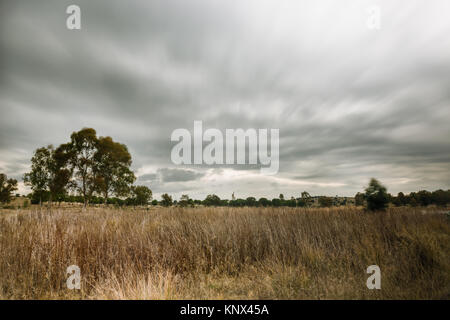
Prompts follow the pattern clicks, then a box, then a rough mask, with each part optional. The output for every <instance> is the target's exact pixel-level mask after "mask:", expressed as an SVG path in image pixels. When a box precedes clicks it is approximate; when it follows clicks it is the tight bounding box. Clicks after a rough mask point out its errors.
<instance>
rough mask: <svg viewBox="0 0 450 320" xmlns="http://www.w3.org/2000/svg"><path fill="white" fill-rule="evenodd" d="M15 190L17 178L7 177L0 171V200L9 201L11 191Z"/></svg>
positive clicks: (2, 201)
mask: <svg viewBox="0 0 450 320" xmlns="http://www.w3.org/2000/svg"><path fill="white" fill-rule="evenodd" d="M16 190H17V180H16V179H8V177H7V176H6V174H4V173H0V202H1V203H9V202H10V201H11V197H12V193H13V192H14V191H16Z"/></svg>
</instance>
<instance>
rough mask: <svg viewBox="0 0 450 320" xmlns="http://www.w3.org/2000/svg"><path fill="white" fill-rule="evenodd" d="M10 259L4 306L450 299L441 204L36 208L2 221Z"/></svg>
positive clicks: (1, 236) (3, 269)
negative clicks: (373, 286) (72, 272)
mask: <svg viewBox="0 0 450 320" xmlns="http://www.w3.org/2000/svg"><path fill="white" fill-rule="evenodd" d="M0 252H1V254H0V298H2V299H343V298H348V299H406V298H408V299H449V298H450V219H449V217H448V215H447V214H446V213H445V210H443V209H442V208H438V207H435V208H422V207H415V208H412V207H408V208H407V207H391V208H388V209H387V210H386V211H384V212H367V211H365V210H364V209H362V208H356V207H339V208H289V207H282V208H264V207H254V208H249V207H244V208H230V207H221V208H217V207H203V208H180V207H167V208H163V207H159V206H156V207H149V208H132V207H128V208H126V209H120V208H119V209H115V208H111V207H110V208H105V207H97V208H94V207H89V208H88V209H87V210H83V209H82V208H65V207H64V206H62V207H61V208H55V207H54V208H53V209H51V210H48V209H46V208H45V207H44V208H40V207H37V206H32V207H31V208H26V209H23V208H22V209H20V210H16V211H14V212H13V213H9V214H0ZM373 264H376V265H378V266H379V267H380V269H381V274H382V278H381V290H369V289H368V288H367V287H366V280H367V278H368V277H369V274H366V268H367V267H368V266H369V265H373ZM70 265H77V266H79V267H80V269H81V290H69V289H68V288H67V285H66V280H67V278H68V275H67V274H66V270H67V267H68V266H70Z"/></svg>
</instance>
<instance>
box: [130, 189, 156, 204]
mask: <svg viewBox="0 0 450 320" xmlns="http://www.w3.org/2000/svg"><path fill="white" fill-rule="evenodd" d="M131 193H132V203H133V204H134V205H139V206H144V205H148V204H149V202H150V201H151V200H152V190H150V189H149V188H148V187H146V186H133V187H131Z"/></svg>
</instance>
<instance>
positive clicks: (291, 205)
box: [285, 197, 297, 207]
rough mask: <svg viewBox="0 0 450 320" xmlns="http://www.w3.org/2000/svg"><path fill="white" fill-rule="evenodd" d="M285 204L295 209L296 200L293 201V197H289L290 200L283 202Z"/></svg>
mask: <svg viewBox="0 0 450 320" xmlns="http://www.w3.org/2000/svg"><path fill="white" fill-rule="evenodd" d="M285 204H286V205H287V206H288V207H296V206H297V200H295V198H294V197H291V199H290V200H287V201H285Z"/></svg>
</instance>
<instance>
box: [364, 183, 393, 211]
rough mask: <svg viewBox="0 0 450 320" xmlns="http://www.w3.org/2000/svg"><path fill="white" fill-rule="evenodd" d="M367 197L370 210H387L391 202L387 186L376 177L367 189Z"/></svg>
mask: <svg viewBox="0 0 450 320" xmlns="http://www.w3.org/2000/svg"><path fill="white" fill-rule="evenodd" d="M365 198H366V201H367V209H368V210H370V211H377V210H385V209H386V207H387V206H388V203H389V198H388V194H387V190H386V187H385V186H383V185H382V184H381V183H380V182H379V181H378V180H376V179H374V178H372V179H371V180H370V182H369V185H368V186H367V188H366V189H365Z"/></svg>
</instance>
